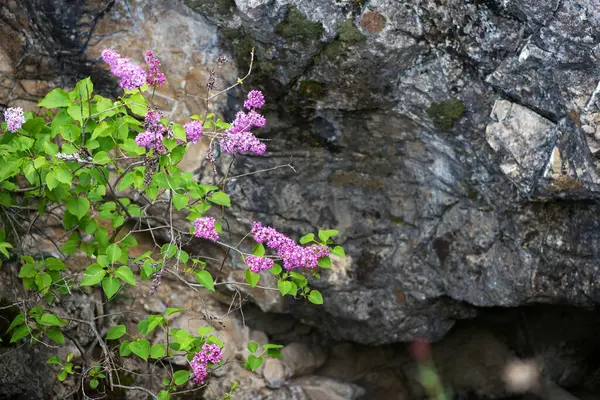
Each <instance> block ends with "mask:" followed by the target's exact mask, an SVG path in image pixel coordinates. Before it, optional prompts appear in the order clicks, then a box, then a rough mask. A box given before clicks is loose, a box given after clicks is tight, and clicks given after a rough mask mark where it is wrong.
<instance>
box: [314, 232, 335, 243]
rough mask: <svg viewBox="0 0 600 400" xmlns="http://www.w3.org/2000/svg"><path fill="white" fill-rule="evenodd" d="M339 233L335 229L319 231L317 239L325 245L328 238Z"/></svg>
mask: <svg viewBox="0 0 600 400" xmlns="http://www.w3.org/2000/svg"><path fill="white" fill-rule="evenodd" d="M339 233H340V232H339V231H337V230H335V229H327V230H324V231H319V239H321V240H322V241H323V243H327V241H328V240H329V238H330V237H332V236H337V235H338V234H339Z"/></svg>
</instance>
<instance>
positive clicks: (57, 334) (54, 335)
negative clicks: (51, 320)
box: [46, 329, 65, 344]
mask: <svg viewBox="0 0 600 400" xmlns="http://www.w3.org/2000/svg"><path fill="white" fill-rule="evenodd" d="M46 335H48V339H50V340H52V341H53V342H56V343H58V344H65V336H64V335H63V333H62V332H61V331H60V329H50V330H49V331H48V332H46Z"/></svg>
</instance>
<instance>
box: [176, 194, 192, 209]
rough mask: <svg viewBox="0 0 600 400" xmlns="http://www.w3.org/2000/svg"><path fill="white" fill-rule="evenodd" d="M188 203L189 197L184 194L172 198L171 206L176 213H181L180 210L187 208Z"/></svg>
mask: <svg viewBox="0 0 600 400" xmlns="http://www.w3.org/2000/svg"><path fill="white" fill-rule="evenodd" d="M189 201H190V199H189V197H188V196H187V195H185V194H176V195H175V196H173V205H174V206H175V208H176V209H177V211H181V209H182V208H183V207H185V206H187V204H188V202H189Z"/></svg>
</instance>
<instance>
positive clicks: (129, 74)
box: [102, 49, 146, 90]
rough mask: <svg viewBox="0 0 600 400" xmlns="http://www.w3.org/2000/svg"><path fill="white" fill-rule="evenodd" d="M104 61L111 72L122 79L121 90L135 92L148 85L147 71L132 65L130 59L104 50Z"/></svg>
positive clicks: (109, 50)
mask: <svg viewBox="0 0 600 400" xmlns="http://www.w3.org/2000/svg"><path fill="white" fill-rule="evenodd" d="M102 60H103V61H104V62H105V63H107V64H108V65H109V66H110V72H111V73H112V74H113V75H114V76H116V77H117V78H120V79H121V81H120V82H119V86H120V87H121V88H123V89H127V90H133V89H137V88H139V87H140V86H143V85H144V84H145V83H146V71H144V69H143V68H142V67H140V66H139V65H135V64H132V63H131V61H129V59H128V58H123V57H121V56H120V55H119V53H117V52H116V51H114V50H112V49H104V50H103V51H102Z"/></svg>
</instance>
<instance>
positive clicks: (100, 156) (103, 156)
mask: <svg viewBox="0 0 600 400" xmlns="http://www.w3.org/2000/svg"><path fill="white" fill-rule="evenodd" d="M92 160H93V161H94V162H95V163H96V164H101V165H102V164H108V163H109V162H110V157H109V156H108V154H107V153H106V152H105V151H99V152H97V153H96V154H94V157H93V158H92Z"/></svg>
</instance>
